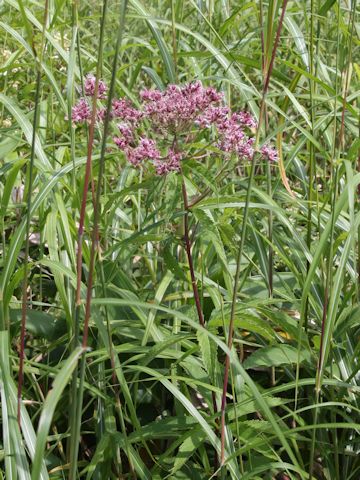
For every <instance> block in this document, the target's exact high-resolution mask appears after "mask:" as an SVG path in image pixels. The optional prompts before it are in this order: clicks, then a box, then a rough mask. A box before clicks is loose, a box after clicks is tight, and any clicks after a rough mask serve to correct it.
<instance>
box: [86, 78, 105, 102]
mask: <svg viewBox="0 0 360 480" xmlns="http://www.w3.org/2000/svg"><path fill="white" fill-rule="evenodd" d="M95 84H96V78H95V76H94V75H92V74H89V75H87V76H86V78H85V85H84V88H85V95H87V96H88V97H92V96H94V94H95ZM106 91H107V86H106V84H105V82H104V81H103V80H99V84H98V94H97V96H98V98H105V94H106Z"/></svg>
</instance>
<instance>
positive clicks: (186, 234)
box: [182, 180, 205, 327]
mask: <svg viewBox="0 0 360 480" xmlns="http://www.w3.org/2000/svg"><path fill="white" fill-rule="evenodd" d="M182 194H183V199H184V210H185V215H184V241H185V249H186V255H187V258H188V263H189V268H190V275H191V285H192V289H193V292H194V299H195V305H196V310H197V314H198V317H199V323H200V325H201V326H202V327H205V322H204V315H203V312H202V308H201V302H200V296H199V290H198V287H197V282H196V277H195V271H194V262H193V258H192V253H191V240H190V235H189V201H188V196H187V192H186V185H185V181H184V180H183V182H182Z"/></svg>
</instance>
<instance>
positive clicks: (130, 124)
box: [72, 75, 278, 175]
mask: <svg viewBox="0 0 360 480" xmlns="http://www.w3.org/2000/svg"><path fill="white" fill-rule="evenodd" d="M106 91H107V87H106V85H105V83H104V82H103V81H102V80H100V81H99V84H98V98H99V99H104V98H105V97H106ZM94 93H95V77H94V76H92V75H88V76H87V77H86V79H85V95H86V96H87V97H92V96H93V95H94ZM140 97H141V105H140V108H135V107H134V105H133V104H132V103H131V102H130V101H129V100H128V99H125V98H121V99H114V100H113V101H112V109H111V112H110V116H111V119H112V120H113V121H114V122H116V124H117V134H116V135H115V136H114V137H113V141H114V143H115V145H116V146H117V147H118V148H119V149H120V150H121V151H123V152H124V153H125V155H126V158H127V160H128V161H129V162H130V163H131V164H132V165H134V166H139V165H142V164H144V162H150V163H152V164H153V166H154V167H155V172H156V174H157V175H165V174H167V173H170V172H180V171H181V161H182V160H184V159H185V158H189V157H190V156H194V155H196V153H197V152H194V151H193V148H192V145H193V144H194V142H195V141H197V140H200V139H201V137H202V136H204V135H203V134H204V132H209V137H210V144H212V145H213V146H214V147H215V148H216V149H217V150H218V152H219V153H222V154H224V155H228V156H229V155H230V154H235V155H236V156H237V157H239V158H240V159H248V160H252V158H253V156H254V153H255V138H254V136H253V132H254V129H256V128H257V123H256V121H255V119H254V118H253V117H252V115H251V114H250V113H248V112H244V111H240V112H232V111H231V109H230V108H229V107H228V106H226V105H225V102H224V95H223V94H222V93H221V92H218V91H217V90H216V89H214V88H213V87H204V86H203V85H202V83H201V82H200V81H195V82H192V83H188V84H185V85H183V86H178V85H169V86H168V87H167V88H166V89H165V90H164V91H160V90H143V91H142V92H141V94H140ZM104 116H105V109H104V108H101V109H98V111H97V112H96V118H97V119H98V120H99V121H101V120H103V119H104ZM90 117H91V105H90V103H89V100H88V98H81V99H80V100H79V102H78V103H77V104H76V105H75V106H74V108H73V111H72V120H73V122H74V123H81V122H84V121H88V120H89V119H90ZM260 153H261V155H262V156H263V157H264V158H266V159H268V160H270V161H276V160H277V158H278V157H277V151H276V150H275V149H274V148H273V147H271V146H270V145H267V144H265V145H263V146H262V147H261V149H260Z"/></svg>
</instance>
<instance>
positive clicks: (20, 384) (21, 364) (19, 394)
mask: <svg viewBox="0 0 360 480" xmlns="http://www.w3.org/2000/svg"><path fill="white" fill-rule="evenodd" d="M47 16H48V0H45V6H44V20H43V32H42V39H41V47H40V59H39V58H38V55H37V51H36V48H35V44H32V50H33V54H34V58H35V67H36V71H37V73H36V92H35V108H34V122H33V132H32V139H31V153H30V163H29V170H28V172H29V183H28V192H27V210H26V238H25V258H24V280H23V284H22V305H21V331H20V352H19V378H18V389H17V422H18V425H19V428H20V426H21V397H22V388H23V383H24V360H25V335H26V312H27V289H28V264H29V250H30V240H29V235H30V221H31V214H30V210H31V195H32V185H33V176H34V173H33V172H34V159H35V143H36V127H37V119H38V110H39V100H40V83H41V70H42V69H41V58H42V54H43V50H44V45H45V29H46V21H47Z"/></svg>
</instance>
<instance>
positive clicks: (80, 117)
mask: <svg viewBox="0 0 360 480" xmlns="http://www.w3.org/2000/svg"><path fill="white" fill-rule="evenodd" d="M90 116H91V111H90V107H89V105H88V103H87V101H86V100H85V98H80V100H79V101H78V103H77V104H76V105H74V107H73V109H72V111H71V120H72V121H73V122H74V123H80V122H84V121H85V120H88V119H89V118H90Z"/></svg>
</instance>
